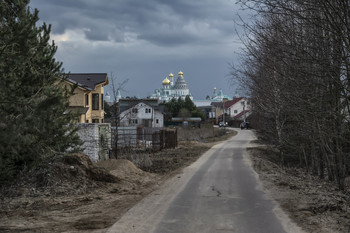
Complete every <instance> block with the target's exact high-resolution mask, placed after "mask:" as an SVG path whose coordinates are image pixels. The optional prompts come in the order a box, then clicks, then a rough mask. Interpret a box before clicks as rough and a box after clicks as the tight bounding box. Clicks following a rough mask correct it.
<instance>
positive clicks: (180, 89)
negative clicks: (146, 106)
mask: <svg viewBox="0 0 350 233" xmlns="http://www.w3.org/2000/svg"><path fill="white" fill-rule="evenodd" d="M173 79H174V75H173V74H172V73H170V74H169V79H168V77H165V79H164V80H163V82H162V88H160V89H156V90H155V91H154V93H153V94H152V95H151V96H150V97H149V98H151V99H157V100H158V102H168V101H170V100H171V99H172V98H176V99H178V98H179V97H180V98H182V99H185V98H186V96H189V97H190V99H191V100H193V97H192V95H191V93H190V90H189V88H188V85H187V83H186V81H185V79H184V77H183V72H182V71H180V72H179V73H178V78H177V80H176V82H175V83H174V80H173Z"/></svg>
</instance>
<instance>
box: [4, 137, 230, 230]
mask: <svg viewBox="0 0 350 233" xmlns="http://www.w3.org/2000/svg"><path fill="white" fill-rule="evenodd" d="M231 136H232V135H231ZM225 138H227V135H225V136H221V137H217V138H214V139H209V140H205V141H206V142H200V141H201V140H199V141H198V140H197V141H185V142H180V143H179V146H178V147H177V148H176V149H169V150H163V151H161V152H158V153H154V154H151V155H149V158H150V160H151V161H152V163H153V165H152V166H151V167H149V168H147V169H146V170H147V171H148V172H146V171H144V170H141V169H139V168H137V167H136V166H135V165H134V164H133V163H132V162H130V161H129V160H124V159H118V160H107V161H102V162H98V163H94V164H93V163H91V161H90V160H89V158H88V157H87V156H86V155H84V154H75V155H72V156H68V157H67V156H63V157H56V158H47V159H46V160H45V161H44V162H43V163H42V165H40V166H39V167H37V168H36V169H34V170H31V171H29V172H28V171H27V172H24V173H23V174H21V176H20V178H19V179H18V180H17V181H16V182H15V183H14V184H12V185H11V186H5V187H2V188H1V190H0V232H105V231H106V229H108V227H110V226H111V225H112V224H113V223H115V222H116V221H117V220H118V219H119V218H120V217H121V216H123V214H124V213H126V212H127V211H128V210H129V209H130V208H131V207H132V206H134V205H135V204H136V203H138V202H139V201H140V200H141V199H142V198H144V197H145V196H146V195H147V194H149V193H150V192H152V191H154V190H156V189H157V188H158V187H159V185H161V184H162V183H163V182H164V181H166V180H167V179H169V178H171V177H174V176H175V175H176V174H178V172H179V171H180V170H181V169H182V168H183V167H186V166H188V165H189V164H191V163H193V162H194V161H196V160H197V159H198V158H199V156H200V155H201V154H202V153H204V152H205V151H207V150H208V149H209V148H210V147H211V146H213V145H214V144H215V143H216V141H218V140H220V139H221V140H223V139H225Z"/></svg>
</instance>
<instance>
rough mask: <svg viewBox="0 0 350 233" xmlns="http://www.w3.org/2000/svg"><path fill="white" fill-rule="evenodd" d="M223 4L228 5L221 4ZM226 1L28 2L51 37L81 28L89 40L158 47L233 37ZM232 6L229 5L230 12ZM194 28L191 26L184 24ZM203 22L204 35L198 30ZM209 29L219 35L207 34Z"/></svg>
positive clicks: (230, 15)
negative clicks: (129, 38)
mask: <svg viewBox="0 0 350 233" xmlns="http://www.w3.org/2000/svg"><path fill="white" fill-rule="evenodd" d="M219 2H226V4H219ZM227 2H229V1H227V0H220V1H208V0H207V1H205V0H204V1H203V0H201V1H188V0H177V1H164V0H163V1H161V0H147V1H140V0H117V1H112V0H109V1H98V0H74V1H69V0H59V1H56V0H32V5H33V6H34V7H37V8H39V9H40V15H41V17H42V18H45V19H46V21H47V22H48V23H51V24H53V25H55V27H54V28H53V33H55V34H62V33H64V31H65V30H67V29H72V30H74V29H77V28H84V29H86V30H84V32H85V35H86V37H87V39H89V40H92V41H95V40H96V41H107V40H112V41H117V42H123V41H125V38H124V37H125V33H134V34H135V35H136V36H137V38H139V39H142V40H147V41H148V42H150V43H153V44H157V45H163V46H166V45H181V44H185V43H191V42H192V43H198V41H199V40H200V39H201V38H203V39H208V38H210V37H211V36H219V35H221V36H227V34H229V33H231V34H233V27H232V24H231V25H229V23H230V22H232V18H233V17H234V16H233V10H232V11H228V10H227V9H225V8H226V7H225V6H227V5H228V4H227ZM233 7H234V4H233V3H232V8H233ZM191 24H192V26H193V27H194V28H193V31H192V32H191V28H188V27H186V25H191ZM203 24H206V25H207V28H205V29H206V30H205V31H198V32H197V34H196V27H201V25H203ZM210 30H217V31H220V33H221V34H219V35H211V33H210Z"/></svg>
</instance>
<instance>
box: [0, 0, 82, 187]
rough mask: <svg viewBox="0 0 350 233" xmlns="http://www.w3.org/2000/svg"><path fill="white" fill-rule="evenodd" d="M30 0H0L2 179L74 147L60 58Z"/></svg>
mask: <svg viewBox="0 0 350 233" xmlns="http://www.w3.org/2000/svg"><path fill="white" fill-rule="evenodd" d="M28 4H29V1H28V0H0V79H1V85H0V184H1V183H4V182H6V181H7V180H8V179H10V178H12V177H14V176H15V175H16V172H18V170H19V169H22V168H23V167H28V166H30V165H32V164H33V163H36V162H38V161H39V160H40V159H41V158H43V157H44V156H48V155H53V154H56V153H59V152H65V151H67V150H68V149H70V150H73V149H76V148H78V145H79V138H78V136H77V135H76V133H75V131H76V130H75V127H74V126H73V125H72V122H73V121H72V120H73V117H74V116H73V115H71V114H69V113H65V111H66V109H67V107H68V99H69V94H70V91H68V90H66V89H64V88H63V85H61V82H62V81H63V80H62V78H64V73H63V69H62V63H60V62H57V61H56V60H55V58H54V55H55V52H56V49H57V47H56V46H55V44H54V43H53V42H52V44H51V43H50V41H49V40H50V28H51V27H50V26H47V25H46V24H45V23H44V24H43V25H42V26H38V27H37V26H36V23H37V22H38V20H39V17H38V10H37V9H35V10H31V9H30V8H29V6H28Z"/></svg>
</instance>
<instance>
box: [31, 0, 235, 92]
mask: <svg viewBox="0 0 350 233" xmlns="http://www.w3.org/2000/svg"><path fill="white" fill-rule="evenodd" d="M30 6H31V7H33V8H38V9H39V11H40V12H39V17H40V19H41V21H42V22H46V23H49V24H52V33H51V37H52V39H54V40H55V42H56V44H57V46H58V50H57V53H56V58H57V60H59V61H62V62H63V64H64V69H65V70H66V71H67V72H107V73H110V72H113V73H115V74H116V75H117V76H118V78H119V79H121V80H123V79H129V82H128V84H127V90H128V91H129V93H128V94H125V95H130V96H140V97H145V96H147V95H148V94H149V93H151V92H153V91H154V89H155V88H159V87H160V86H161V81H162V80H163V79H164V77H165V76H166V75H168V74H169V73H170V72H172V73H174V74H177V72H179V71H180V70H182V71H183V72H184V77H185V79H186V81H187V83H188V85H189V87H190V91H191V93H192V94H193V95H194V97H195V98H205V96H206V95H207V94H211V92H212V90H213V87H217V88H218V89H220V88H223V89H224V92H225V94H228V95H230V96H232V95H233V94H232V93H229V92H230V91H231V90H230V89H229V87H228V85H227V74H228V73H229V72H230V71H229V70H228V69H227V67H228V65H227V63H228V62H230V61H232V60H235V59H234V58H233V52H234V50H238V47H239V44H238V43H233V41H235V39H234V36H235V35H234V23H233V20H234V19H235V17H236V16H235V14H236V12H235V11H237V10H236V8H237V5H236V4H235V0H215V1H214V0H31V3H30ZM107 89H108V87H107ZM233 92H234V91H233ZM123 95H124V94H123ZM125 95H124V96H125Z"/></svg>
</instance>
